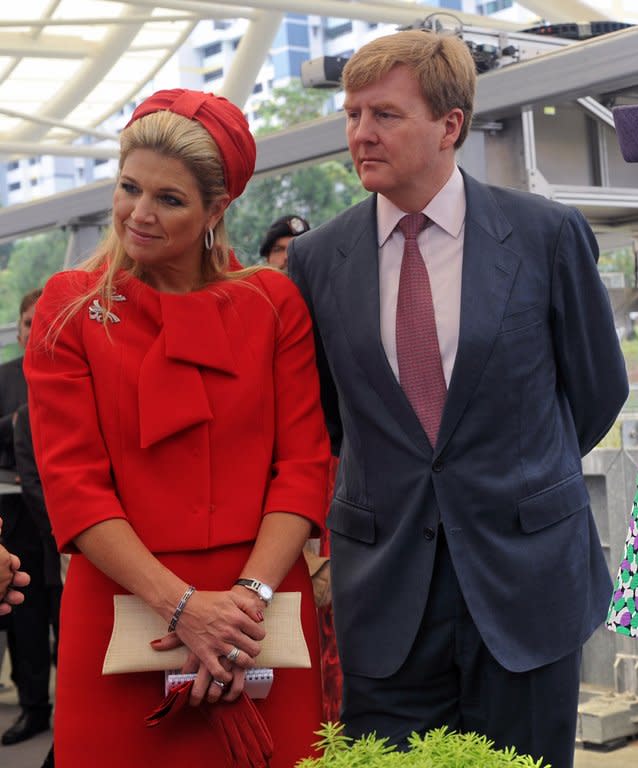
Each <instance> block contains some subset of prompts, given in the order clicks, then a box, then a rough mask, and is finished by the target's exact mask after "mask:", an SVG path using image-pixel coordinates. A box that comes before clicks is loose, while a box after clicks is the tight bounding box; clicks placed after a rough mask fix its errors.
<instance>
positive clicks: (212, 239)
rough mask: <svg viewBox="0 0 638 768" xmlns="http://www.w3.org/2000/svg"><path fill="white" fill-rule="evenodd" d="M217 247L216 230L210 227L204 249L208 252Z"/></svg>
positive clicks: (205, 238)
mask: <svg viewBox="0 0 638 768" xmlns="http://www.w3.org/2000/svg"><path fill="white" fill-rule="evenodd" d="M214 245H215V230H214V229H213V228H212V227H208V229H207V230H206V233H205V234H204V247H205V248H206V250H207V251H212V250H213V246H214Z"/></svg>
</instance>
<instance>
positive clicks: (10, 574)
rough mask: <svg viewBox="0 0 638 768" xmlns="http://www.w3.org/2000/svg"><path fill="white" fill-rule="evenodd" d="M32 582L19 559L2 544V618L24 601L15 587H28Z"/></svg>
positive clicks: (0, 614) (0, 554) (0, 591)
mask: <svg viewBox="0 0 638 768" xmlns="http://www.w3.org/2000/svg"><path fill="white" fill-rule="evenodd" d="M30 580H31V579H30V577H29V574H28V573H25V572H24V571H21V570H20V560H19V558H18V557H17V556H16V555H12V554H11V552H9V551H8V550H7V549H5V547H3V546H2V544H0V616H4V615H5V614H7V613H10V612H11V609H12V607H13V606H14V605H20V603H21V602H23V601H24V595H23V594H22V592H19V591H18V590H17V589H14V587H26V586H27V584H28V583H29V581H30Z"/></svg>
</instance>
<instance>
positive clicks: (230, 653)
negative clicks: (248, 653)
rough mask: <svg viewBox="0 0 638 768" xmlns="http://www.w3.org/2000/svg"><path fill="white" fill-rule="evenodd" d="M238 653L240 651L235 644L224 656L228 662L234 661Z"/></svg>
mask: <svg viewBox="0 0 638 768" xmlns="http://www.w3.org/2000/svg"><path fill="white" fill-rule="evenodd" d="M240 653H241V651H240V650H239V648H237V646H234V647H233V648H231V649H230V651H228V653H227V654H226V658H227V659H228V661H230V662H235V661H237V659H238V658H239V654H240Z"/></svg>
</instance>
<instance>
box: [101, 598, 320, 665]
mask: <svg viewBox="0 0 638 768" xmlns="http://www.w3.org/2000/svg"><path fill="white" fill-rule="evenodd" d="M113 604H114V618H113V632H112V634H111V640H110V642H109V647H108V648H107V649H106V655H105V656H104V664H103V666H102V674H103V675H114V674H118V673H120V672H158V671H163V670H167V669H179V668H180V667H181V666H182V665H183V664H184V662H185V661H186V656H187V654H188V651H187V650H186V648H185V647H184V646H181V647H180V648H175V649H174V650H172V651H154V650H153V648H151V646H150V645H149V643H150V642H151V640H155V639H157V638H158V637H163V636H164V635H165V634H166V623H165V622H164V621H163V620H162V618H161V617H160V616H158V615H157V614H156V613H155V611H153V610H152V609H151V608H149V606H148V605H146V603H145V602H143V601H142V600H140V598H139V597H136V596H135V595H114V596H113ZM264 628H265V630H266V637H265V639H264V641H263V642H262V644H261V652H260V654H259V656H257V658H256V659H255V661H256V663H257V666H258V667H273V668H277V667H280V668H281V667H295V668H306V669H307V668H308V667H310V654H309V653H308V646H307V645H306V639H305V638H304V635H303V629H302V626H301V592H277V593H276V594H275V596H274V597H273V600H272V603H271V604H270V605H269V606H268V608H267V609H266V610H265V611H264Z"/></svg>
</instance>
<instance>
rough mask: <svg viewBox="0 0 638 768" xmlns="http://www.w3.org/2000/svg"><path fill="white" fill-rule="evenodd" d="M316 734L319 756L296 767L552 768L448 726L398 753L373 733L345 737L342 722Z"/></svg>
mask: <svg viewBox="0 0 638 768" xmlns="http://www.w3.org/2000/svg"><path fill="white" fill-rule="evenodd" d="M317 735H318V736H319V737H320V739H319V741H318V742H316V744H314V745H313V746H314V747H315V748H316V749H317V750H319V751H321V752H322V754H321V756H320V757H308V758H305V759H304V760H301V761H300V762H299V763H297V766H296V768H513V766H516V767H517V768H551V766H550V765H549V764H545V763H544V762H543V760H542V759H541V760H534V758H532V757H529V756H526V755H519V754H517V752H516V750H515V749H514V748H513V747H511V748H509V749H503V750H497V749H494V742H492V741H490V740H489V739H487V738H486V737H485V736H479V735H478V734H476V733H456V732H455V731H449V730H448V729H447V727H443V728H437V729H436V730H433V731H429V732H428V733H426V735H425V736H419V735H418V734H417V733H413V734H412V736H411V737H410V738H409V744H410V749H409V750H408V751H407V752H398V751H397V750H396V747H394V746H392V745H389V744H388V740H387V739H385V738H383V739H378V738H377V737H376V735H375V734H374V733H372V734H369V735H367V736H362V737H361V738H360V739H357V740H356V741H354V740H352V739H350V738H348V737H347V736H345V735H344V733H343V724H342V723H327V724H325V725H323V726H322V728H321V730H319V731H317Z"/></svg>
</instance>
